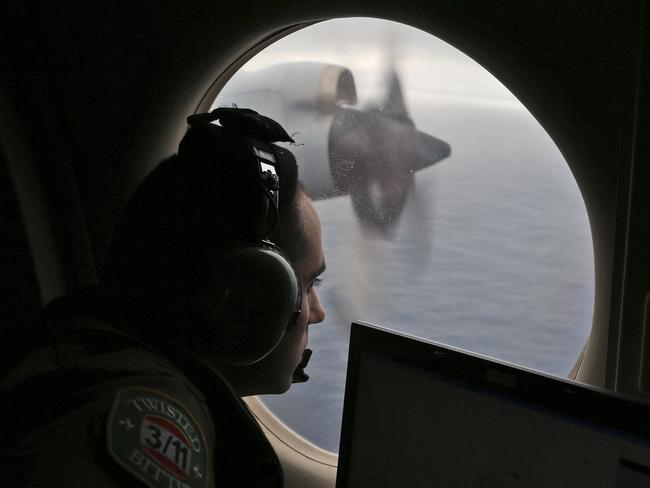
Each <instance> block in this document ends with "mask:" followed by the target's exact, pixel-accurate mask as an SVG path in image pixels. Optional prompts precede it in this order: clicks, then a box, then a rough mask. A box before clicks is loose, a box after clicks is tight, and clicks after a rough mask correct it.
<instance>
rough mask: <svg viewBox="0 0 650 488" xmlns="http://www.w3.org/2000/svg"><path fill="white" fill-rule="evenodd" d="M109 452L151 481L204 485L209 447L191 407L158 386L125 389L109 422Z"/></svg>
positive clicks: (174, 486)
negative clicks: (158, 388) (168, 394)
mask: <svg viewBox="0 0 650 488" xmlns="http://www.w3.org/2000/svg"><path fill="white" fill-rule="evenodd" d="M106 429H107V432H106V434H107V435H106V439H107V443H108V451H109V453H110V455H111V456H112V457H113V459H115V461H117V462H118V463H119V464H120V465H122V466H123V467H124V468H126V469H127V470H128V471H129V472H131V473H133V474H134V475H135V476H137V477H138V478H139V479H141V480H142V481H144V482H145V483H146V484H147V485H149V486H151V487H164V488H199V487H201V488H203V487H205V486H207V484H208V475H209V473H208V471H207V466H208V459H209V458H208V450H207V445H206V442H205V437H204V435H203V432H201V429H200V426H199V424H198V422H197V421H196V419H194V417H193V416H192V414H191V413H189V411H188V409H187V408H185V407H184V406H183V405H181V404H180V403H179V402H177V401H176V400H174V399H172V398H170V397H169V396H167V395H165V394H164V393H161V392H159V391H156V390H150V389H147V388H129V389H125V390H121V391H120V392H119V393H118V394H117V397H116V398H115V400H114V401H113V406H112V408H111V412H110V414H109V417H108V422H107V425H106Z"/></svg>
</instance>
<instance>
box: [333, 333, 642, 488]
mask: <svg viewBox="0 0 650 488" xmlns="http://www.w3.org/2000/svg"><path fill="white" fill-rule="evenodd" d="M336 486H337V488H352V487H354V488H357V487H359V488H361V487H363V488H371V487H372V488H384V487H386V488H388V487H390V488H397V487H409V488H416V487H443V488H464V487H468V488H469V487H482V488H497V487H498V488H524V487H525V488H533V487H535V488H556V487H558V488H559V487H571V488H580V487H585V488H587V487H588V488H598V487H603V488H609V487H613V488H640V487H650V405H649V404H645V403H642V402H639V401H636V400H633V399H632V398H628V397H624V396H621V395H617V394H614V393H612V392H608V391H605V390H601V389H597V388H593V387H589V386H586V385H582V384H579V383H576V382H573V381H570V380H566V379H563V378H557V377H553V376H550V375H546V374H542V373H538V372H535V371H531V370H528V369H525V368H521V367H518V366H515V365H512V364H507V363H504V362H500V361H495V360H493V359H490V358H487V357H483V356H480V355H477V354H472V353H468V352H466V351H462V350H459V349H456V348H452V347H449V346H446V345H443V344H438V343H435V342H430V341H425V340H422V339H418V338H415V337H411V336H408V335H405V334H401V333H396V332H393V331H389V330H387V329H383V328H381V327H377V326H374V325H370V324H363V323H353V324H352V329H351V335H350V352H349V359H348V369H347V381H346V388H345V401H344V409H343V424H342V432H341V444H340V451H339V468H338V473H337V483H336Z"/></svg>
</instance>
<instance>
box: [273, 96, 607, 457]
mask: <svg viewBox="0 0 650 488" xmlns="http://www.w3.org/2000/svg"><path fill="white" fill-rule="evenodd" d="M409 105H410V107H412V114H413V117H414V119H415V121H416V124H417V126H418V128H420V129H421V130H424V131H426V132H428V133H430V134H433V135H435V136H436V137H439V138H442V139H443V140H445V141H447V142H449V143H450V144H451V147H452V155H451V157H450V158H448V159H446V160H443V161H441V162H440V163H438V164H436V165H434V166H432V167H429V168H427V169H425V170H422V171H421V172H419V173H418V174H417V175H416V185H415V191H414V192H413V193H412V195H411V197H410V199H409V201H408V203H407V206H406V208H405V210H404V213H403V215H402V217H401V220H400V222H399V224H398V226H397V232H396V235H395V237H394V238H393V239H392V240H383V239H375V238H370V237H368V236H364V235H362V233H361V231H360V229H359V225H358V222H357V218H356V216H355V215H354V212H353V210H352V206H351V203H350V201H349V198H346V197H340V198H337V199H333V200H328V201H321V202H317V205H316V208H317V211H318V213H319V215H320V218H321V223H322V228H323V243H324V249H325V255H326V261H327V271H326V273H325V281H324V283H323V285H322V286H321V288H319V289H318V293H319V294H320V297H321V302H322V303H323V305H324V307H325V309H326V313H327V318H326V320H325V322H324V323H322V324H317V325H313V326H312V327H311V328H310V339H309V347H310V348H311V349H313V350H314V355H313V357H312V359H311V362H310V364H309V367H308V369H307V371H308V372H309V373H310V375H311V379H310V380H309V382H307V383H305V384H300V385H294V386H293V387H292V389H291V390H290V391H289V392H288V393H286V394H284V395H279V396H265V397H263V398H262V399H263V401H264V402H265V403H266V404H267V405H268V406H269V407H270V408H271V409H272V410H273V411H274V412H275V413H276V414H277V415H278V416H279V417H280V418H281V419H282V420H283V421H285V422H286V423H287V424H288V425H289V426H290V427H292V428H293V429H295V430H296V431H297V432H298V433H300V434H302V435H304V436H305V437H306V438H307V439H309V440H311V441H312V442H314V443H316V444H317V445H319V446H321V447H323V448H325V449H328V450H331V451H334V452H336V451H338V444H339V435H340V426H341V415H342V405H343V393H344V387H345V369H346V362H347V353H348V350H347V347H348V334H349V325H350V322H352V321H353V320H363V321H367V322H372V323H376V324H379V325H382V326H385V327H388V328H392V329H395V330H399V331H404V332H407V333H410V334H414V335H416V336H419V337H424V338H427V339H431V340H435V341H438V342H442V343H446V344H449V345H452V346H455V347H460V348H464V349H467V350H469V351H474V352H478V353H481V354H485V355H488V356H491V357H495V358H498V359H501V360H505V361H509V362H512V363H516V364H520V365H523V366H526V367H529V368H535V369H538V370H541V371H544V372H548V373H551V374H555V375H559V376H566V375H567V374H568V372H569V371H570V369H571V367H572V366H573V365H574V363H575V361H576V359H577V358H578V355H579V354H580V351H581V350H582V348H583V346H584V344H585V341H586V339H587V336H588V334H589V330H590V328H591V321H592V314H593V306H594V303H593V300H594V265H593V260H594V259H593V247H592V240H591V233H590V228H589V222H588V218H587V214H586V210H585V206H584V203H583V201H582V198H581V195H580V192H579V190H578V187H577V185H576V183H575V180H574V178H573V176H572V174H571V172H570V169H569V166H568V165H567V163H566V162H565V160H564V158H563V157H562V154H561V153H560V151H559V149H558V148H557V147H556V146H555V144H554V143H553V141H552V140H551V138H550V137H549V135H548V134H547V133H546V132H545V131H544V130H543V129H542V127H541V126H540V125H539V123H538V122H537V121H536V120H535V119H534V118H533V116H532V115H530V113H528V112H527V111H526V110H525V109H523V107H522V106H521V105H518V104H513V103H511V102H508V101H502V102H500V101H498V100H496V101H495V100H481V99H472V98H468V97H454V96H453V94H452V95H450V94H449V93H446V94H444V96H443V95H442V94H434V93H420V94H417V95H411V99H410V100H409ZM388 394H390V392H387V395H388Z"/></svg>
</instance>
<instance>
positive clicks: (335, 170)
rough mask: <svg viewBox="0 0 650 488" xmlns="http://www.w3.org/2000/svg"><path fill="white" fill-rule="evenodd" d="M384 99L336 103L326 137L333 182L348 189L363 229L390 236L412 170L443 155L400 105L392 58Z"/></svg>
mask: <svg viewBox="0 0 650 488" xmlns="http://www.w3.org/2000/svg"><path fill="white" fill-rule="evenodd" d="M386 71H387V73H386V75H385V78H386V80H387V81H386V85H387V89H386V94H385V96H384V99H383V100H382V101H381V102H380V103H378V104H375V106H371V107H369V108H366V109H365V110H359V109H356V108H351V107H345V106H344V107H341V108H340V110H339V111H338V113H337V114H336V115H335V117H334V120H333V122H332V126H331V129H330V135H329V150H330V154H329V161H330V169H331V172H332V176H333V179H334V182H335V183H336V185H337V187H338V189H339V190H340V192H341V193H349V194H350V196H351V198H352V204H353V208H354V211H355V213H356V214H357V217H358V219H359V222H360V223H361V225H362V227H363V228H364V230H366V231H368V232H371V233H376V234H379V235H381V236H382V237H385V238H390V237H392V236H393V234H394V230H395V227H396V225H397V223H398V221H399V219H400V216H401V214H402V211H403V209H404V206H405V203H406V200H407V197H408V196H409V194H410V192H411V190H412V188H413V183H414V177H415V174H416V172H418V171H420V170H422V169H423V168H426V167H428V166H431V165H432V164H434V163H436V162H438V161H440V160H442V159H444V158H446V157H448V156H449V155H450V154H451V148H450V146H449V144H447V143H446V142H445V141H443V140H441V139H438V138H436V137H434V136H432V135H429V134H426V133H424V132H422V131H419V130H418V129H417V128H416V127H415V123H414V122H413V120H412V118H411V117H410V114H409V112H408V109H407V107H406V103H405V99H404V94H403V90H402V84H401V82H400V78H399V75H398V73H397V70H396V68H395V65H394V63H393V62H392V61H390V64H389V66H388V68H387V70H386Z"/></svg>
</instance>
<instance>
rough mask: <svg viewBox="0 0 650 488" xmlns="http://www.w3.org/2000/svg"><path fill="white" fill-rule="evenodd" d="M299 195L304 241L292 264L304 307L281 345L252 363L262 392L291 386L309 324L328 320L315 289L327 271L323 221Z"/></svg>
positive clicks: (308, 201)
mask: <svg viewBox="0 0 650 488" xmlns="http://www.w3.org/2000/svg"><path fill="white" fill-rule="evenodd" d="M299 198H300V201H299V208H300V218H301V220H302V225H303V229H304V234H305V242H304V243H303V246H301V254H300V256H299V257H298V259H296V261H295V262H294V263H293V266H294V268H295V270H296V272H297V273H298V276H299V278H300V284H301V286H302V309H301V313H300V316H299V317H298V321H297V323H296V324H295V325H294V326H293V327H291V328H289V329H288V330H287V331H286V332H285V334H284V336H283V337H282V340H281V341H280V343H279V344H278V346H277V347H276V348H275V349H274V350H273V351H272V352H271V353H270V354H269V355H268V356H266V357H265V358H264V359H262V360H261V361H260V362H258V363H256V364H255V365H253V369H254V370H255V376H257V377H258V384H259V385H260V386H263V388H264V390H265V391H260V392H259V393H284V392H285V391H287V390H288V389H289V387H290V386H291V382H292V377H293V372H294V370H295V369H296V367H297V366H298V364H299V363H300V361H301V360H302V354H303V351H304V350H305V348H306V347H307V341H308V329H309V325H311V324H316V323H319V322H322V321H323V320H324V319H325V310H324V309H323V306H322V305H321V303H320V299H319V297H318V293H317V291H316V287H317V286H318V284H319V283H320V279H319V276H320V275H321V274H322V273H323V271H325V258H324V255H323V244H322V242H321V228H320V220H319V219H318V215H317V214H316V210H315V209H314V205H313V204H312V202H311V200H309V198H307V197H306V196H304V195H301V196H300V197H299ZM251 372H252V371H251Z"/></svg>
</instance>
